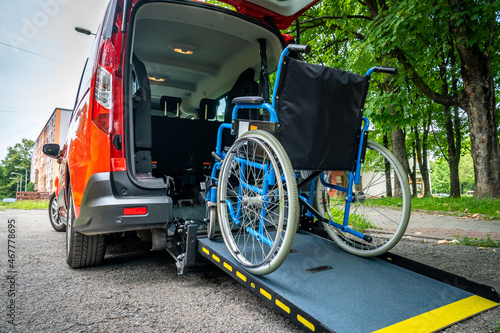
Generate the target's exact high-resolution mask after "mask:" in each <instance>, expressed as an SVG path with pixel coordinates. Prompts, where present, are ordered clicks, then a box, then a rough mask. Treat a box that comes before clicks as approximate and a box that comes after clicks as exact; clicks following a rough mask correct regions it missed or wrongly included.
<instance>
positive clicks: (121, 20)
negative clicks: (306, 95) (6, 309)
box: [44, 0, 318, 268]
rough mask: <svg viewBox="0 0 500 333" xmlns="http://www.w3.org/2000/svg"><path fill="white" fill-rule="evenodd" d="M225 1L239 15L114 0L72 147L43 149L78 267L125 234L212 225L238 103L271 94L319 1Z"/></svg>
mask: <svg viewBox="0 0 500 333" xmlns="http://www.w3.org/2000/svg"><path fill="white" fill-rule="evenodd" d="M223 1H224V2H226V3H228V4H231V5H233V6H234V7H235V8H236V9H237V11H231V10H227V9H224V8H221V7H218V6H214V5H211V4H207V3H204V2H200V1H179V0H158V1H154V0H153V1H142V0H139V1H136V0H133V1H129V0H111V1H110V3H109V5H108V7H107V10H106V13H105V15H104V19H103V21H102V22H101V25H100V26H99V28H98V30H97V33H96V37H95V40H94V44H93V46H92V49H91V51H90V55H89V58H88V60H87V63H86V65H85V68H84V70H83V73H82V76H81V80H80V86H79V89H78V94H77V98H76V105H75V108H74V111H73V114H72V118H71V121H70V125H69V130H68V136H67V138H66V141H65V143H64V145H63V146H62V147H59V145H56V144H47V145H45V146H44V152H45V153H46V154H47V155H48V156H51V157H54V158H57V159H58V161H59V162H60V168H59V173H58V177H57V181H56V191H55V194H54V195H53V197H52V199H51V206H50V207H51V209H50V217H51V223H52V225H53V226H54V228H55V229H56V227H57V228H58V229H59V231H62V230H63V229H64V228H65V230H66V243H67V246H66V261H67V263H68V265H69V266H71V267H73V268H79V267H89V266H94V265H98V264H100V263H101V262H102V260H103V258H104V254H105V249H106V243H107V241H108V239H109V237H114V236H116V235H124V234H126V233H134V234H137V235H138V236H139V237H140V238H141V239H142V240H144V241H148V242H151V243H152V249H159V248H165V242H166V241H165V239H166V237H167V236H168V235H169V232H170V231H169V230H170V229H169V227H170V226H171V224H172V223H177V222H178V221H185V220H193V221H194V220H195V221H201V222H203V220H205V219H206V218H207V208H206V207H205V205H204V191H206V188H203V186H200V183H204V182H205V181H206V180H207V177H209V176H210V173H211V168H212V166H213V157H212V156H211V152H212V151H213V150H214V148H215V146H216V142H215V140H216V132H217V129H218V128H219V125H220V123H221V121H226V122H229V121H230V119H231V114H230V113H231V112H230V111H231V109H232V105H231V101H232V99H233V98H234V97H237V96H248V95H252V96H255V95H259V94H262V95H265V90H266V89H267V87H266V86H265V84H264V83H266V82H265V81H266V77H267V76H266V75H267V72H273V71H274V70H276V67H277V64H278V61H279V57H280V54H281V52H282V50H283V48H284V47H285V46H286V45H287V43H290V42H292V38H291V37H290V36H284V35H282V34H281V33H280V30H279V29H286V28H287V27H288V26H289V25H290V24H291V23H292V22H293V21H295V20H296V18H297V17H298V16H299V15H300V14H301V13H302V12H303V11H305V10H306V9H307V8H309V7H310V6H312V5H313V4H314V3H316V2H318V0H294V1H276V0H248V1H240V0H223ZM256 112H257V113H256ZM240 117H242V118H248V119H259V118H260V117H261V115H260V114H259V113H258V110H246V112H242V113H240ZM228 140H229V139H228ZM228 144H230V142H228ZM58 229H56V230H58Z"/></svg>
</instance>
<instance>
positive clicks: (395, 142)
mask: <svg viewBox="0 0 500 333" xmlns="http://www.w3.org/2000/svg"><path fill="white" fill-rule="evenodd" d="M391 143H392V153H393V154H394V155H395V156H396V158H397V159H398V161H399V162H400V163H401V165H402V166H403V169H404V171H405V172H406V175H409V174H410V166H409V165H408V158H407V155H406V145H405V134H404V132H403V130H402V129H401V128H399V127H398V128H396V129H394V130H393V131H392V132H391ZM396 184H398V183H397V182H396ZM394 191H395V192H396V193H394V196H395V197H401V188H399V187H396V186H395V188H394Z"/></svg>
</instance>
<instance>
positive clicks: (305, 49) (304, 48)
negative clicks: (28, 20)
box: [287, 44, 311, 54]
mask: <svg viewBox="0 0 500 333" xmlns="http://www.w3.org/2000/svg"><path fill="white" fill-rule="evenodd" d="M287 48H288V50H289V51H295V52H300V53H305V54H309V52H311V47H310V46H309V45H301V44H290V45H288V46H287Z"/></svg>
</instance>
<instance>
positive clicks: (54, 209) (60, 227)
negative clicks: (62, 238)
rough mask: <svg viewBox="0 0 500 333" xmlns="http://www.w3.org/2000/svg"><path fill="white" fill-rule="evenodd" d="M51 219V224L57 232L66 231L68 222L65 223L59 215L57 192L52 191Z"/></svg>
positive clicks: (50, 202)
mask: <svg viewBox="0 0 500 333" xmlns="http://www.w3.org/2000/svg"><path fill="white" fill-rule="evenodd" d="M49 220H50V225H51V226H52V228H54V230H55V231H57V232H63V231H66V224H64V223H63V222H62V220H61V217H60V216H59V207H58V206H57V198H56V193H55V192H54V193H52V195H51V196H50V199H49Z"/></svg>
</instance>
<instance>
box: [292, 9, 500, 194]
mask: <svg viewBox="0 0 500 333" xmlns="http://www.w3.org/2000/svg"><path fill="white" fill-rule="evenodd" d="M499 10H500V2H499V1H484V0H436V1H432V2H431V1H418V2H417V1H410V0H403V1H393V0H366V1H364V2H358V1H354V0H351V1H349V0H346V1H342V2H330V1H328V2H322V3H321V4H320V5H319V6H317V8H315V10H314V11H311V13H310V14H306V15H304V17H303V20H302V21H303V23H304V25H305V27H303V29H302V30H305V31H306V32H307V30H308V29H310V31H309V32H308V34H309V37H310V36H311V35H312V34H313V31H314V32H316V33H317V34H316V37H314V38H315V42H316V41H317V40H318V39H320V40H321V43H319V45H320V47H321V48H325V47H329V48H331V49H332V50H333V51H329V52H328V51H326V50H325V49H322V50H321V59H322V60H324V59H325V58H327V57H328V56H330V55H331V54H332V53H333V52H334V51H335V52H337V54H342V55H343V56H344V59H346V60H344V61H345V62H351V63H352V64H350V67H351V68H355V67H356V66H359V63H360V62H364V63H365V65H366V64H369V63H372V62H373V60H376V61H377V62H381V63H382V64H390V63H391V62H394V60H395V59H397V61H398V64H399V65H400V66H401V67H402V68H404V73H405V75H406V76H407V77H408V78H409V79H410V80H411V81H412V82H413V83H414V84H415V86H416V87H417V88H418V90H419V91H420V92H421V93H423V94H424V95H425V96H427V98H429V99H431V100H432V101H434V102H436V103H438V104H442V105H444V106H447V107H451V108H454V109H453V110H454V115H457V114H458V113H459V111H457V110H458V108H461V109H463V110H465V112H466V113H467V115H468V120H469V128H470V137H471V154H472V158H473V161H474V173H475V181H476V190H475V191H476V196H478V197H488V196H492V197H500V145H499V142H498V129H497V127H498V119H497V117H496V113H495V106H496V98H495V89H494V81H493V74H492V73H493V71H497V70H498V68H499V66H500V65H499V62H500V59H499V58H500V56H499V54H498V53H495V50H496V49H498V46H499V44H500V42H499V38H498V33H497V25H498V12H499ZM332 13H336V14H332ZM306 35H307V34H306ZM310 40H312V38H310ZM357 45H358V46H360V48H359V49H358V50H355V47H354V46H357ZM362 53H363V54H362ZM356 58H357V59H356ZM367 60H368V61H367ZM446 63H447V64H446ZM443 66H444V67H443ZM443 69H445V71H444V73H443ZM440 71H441V72H440ZM457 73H458V74H459V77H458V79H459V80H456V78H457ZM440 74H441V75H440ZM449 83H451V84H450V85H449V86H447V84H449ZM454 83H455V86H454V85H453V84H454ZM400 87H401V86H400ZM402 91H404V90H403V89H401V90H400V92H399V93H398V92H397V90H396V91H392V93H394V95H392V96H394V97H396V99H395V101H396V105H397V104H398V103H401V102H402V101H404V98H403V97H402V96H401V92H402ZM394 105H395V104H394V103H393V104H392V107H394ZM444 111H445V112H448V113H449V112H450V111H449V109H448V110H444ZM453 118H454V116H452V115H449V116H448V119H453ZM394 126H395V127H394ZM393 128H395V131H393V133H394V134H395V135H396V136H395V137H394V138H393V139H396V140H400V139H401V130H402V127H401V126H400V125H397V124H396V125H394V124H393ZM451 130H452V131H451V132H450V131H449V133H450V135H452V134H453V131H456V126H455V128H453V126H452V128H451ZM398 132H399V133H398ZM455 133H456V132H455ZM398 134H399V135H398ZM450 138H453V144H452V142H451V140H450V145H449V152H448V154H450V153H451V155H450V157H451V163H450V166H451V167H452V168H453V169H455V172H454V174H453V175H450V176H451V177H454V179H457V176H456V169H457V168H458V163H459V157H460V142H459V140H460V137H459V136H458V137H457V136H456V135H454V134H453V136H450ZM397 147H399V148H400V147H401V144H400V143H399V144H397V145H394V143H393V151H394V148H397ZM457 183H458V182H457V181H455V182H454V184H455V185H454V192H455V191H456V184H457Z"/></svg>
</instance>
